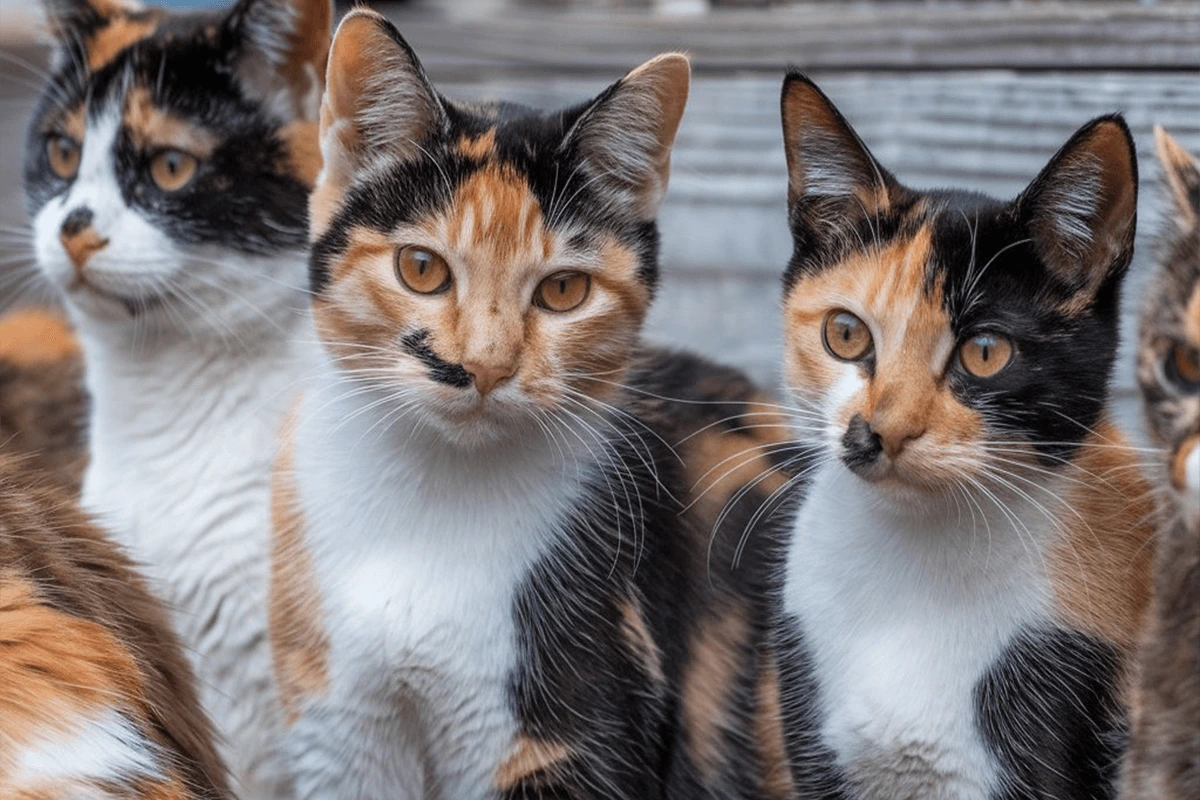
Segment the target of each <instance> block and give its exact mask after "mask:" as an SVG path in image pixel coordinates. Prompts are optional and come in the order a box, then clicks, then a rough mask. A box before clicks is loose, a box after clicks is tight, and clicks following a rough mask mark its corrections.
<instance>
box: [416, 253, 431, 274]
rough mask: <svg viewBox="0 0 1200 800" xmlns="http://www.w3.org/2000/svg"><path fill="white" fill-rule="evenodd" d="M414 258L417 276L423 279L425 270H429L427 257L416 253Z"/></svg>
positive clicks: (424, 254)
mask: <svg viewBox="0 0 1200 800" xmlns="http://www.w3.org/2000/svg"><path fill="white" fill-rule="evenodd" d="M414 258H416V260H417V274H418V275H420V276H421V277H422V278H423V277H425V270H427V269H429V255H428V254H426V253H417V254H416V255H415V256H414Z"/></svg>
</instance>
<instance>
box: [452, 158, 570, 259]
mask: <svg viewBox="0 0 1200 800" xmlns="http://www.w3.org/2000/svg"><path fill="white" fill-rule="evenodd" d="M451 209H452V210H451V213H450V216H449V217H448V219H447V220H446V226H447V229H448V231H449V233H450V243H451V245H452V246H453V247H454V248H456V249H457V250H459V251H460V252H463V251H469V252H471V253H474V254H477V257H479V258H483V259H487V258H490V259H492V260H493V261H494V262H496V263H501V264H504V263H509V262H512V261H514V260H515V259H517V258H518V257H520V256H523V255H524V256H535V257H538V258H539V259H541V260H544V259H546V258H549V256H550V254H551V252H553V248H554V237H553V235H552V234H551V233H550V232H549V231H547V230H546V229H545V227H544V226H543V224H542V207H541V205H540V204H539V203H538V200H537V197H535V196H534V194H533V192H532V191H530V189H529V184H527V183H526V182H525V181H524V180H523V179H521V178H520V177H519V176H518V175H517V174H516V173H515V172H513V171H512V170H511V169H508V168H505V167H501V166H497V165H495V164H489V165H488V166H485V167H483V168H482V169H480V170H477V171H476V172H474V173H472V174H471V176H470V177H469V178H467V179H466V180H465V181H463V182H462V184H461V185H460V186H459V187H458V190H457V191H456V192H455V194H454V202H453V205H452V206H451ZM485 274H486V273H485ZM480 277H483V276H482V275H481V276H480Z"/></svg>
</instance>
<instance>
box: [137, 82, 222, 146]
mask: <svg viewBox="0 0 1200 800" xmlns="http://www.w3.org/2000/svg"><path fill="white" fill-rule="evenodd" d="M125 127H126V128H128V130H129V136H130V138H131V139H132V140H133V143H134V144H135V145H137V146H138V147H139V148H142V149H144V150H154V149H157V148H164V147H170V148H176V149H179V150H183V151H185V152H188V153H191V154H192V155H194V156H196V157H197V158H207V157H208V156H210V155H212V152H213V150H215V149H216V147H217V143H218V141H219V140H218V139H217V137H216V135H215V134H213V133H212V132H211V131H209V130H206V129H204V128H201V127H199V126H197V125H193V124H192V123H190V122H188V121H187V120H184V119H180V118H179V117H177V116H175V115H173V114H170V113H168V112H166V111H164V110H163V109H161V108H159V107H158V106H156V105H155V104H154V101H153V100H152V99H151V98H150V90H149V89H147V88H146V87H144V86H137V87H135V88H134V89H132V90H131V91H130V92H129V95H128V96H127V97H126V98H125Z"/></svg>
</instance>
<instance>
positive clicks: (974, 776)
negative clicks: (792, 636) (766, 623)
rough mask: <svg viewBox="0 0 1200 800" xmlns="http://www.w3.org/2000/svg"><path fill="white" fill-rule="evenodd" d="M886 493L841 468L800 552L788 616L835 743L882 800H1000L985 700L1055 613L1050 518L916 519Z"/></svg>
mask: <svg viewBox="0 0 1200 800" xmlns="http://www.w3.org/2000/svg"><path fill="white" fill-rule="evenodd" d="M873 493H874V490H873V489H872V488H871V487H870V486H869V485H868V484H866V483H865V482H863V481H861V480H859V479H858V478H857V477H855V476H853V475H852V474H851V473H850V472H848V471H847V470H846V469H844V468H843V467H842V466H841V465H840V464H831V465H827V466H826V467H824V468H823V469H822V471H821V472H820V473H819V474H818V475H817V477H816V479H815V481H814V483H813V486H812V488H811V492H810V495H809V498H808V499H807V500H806V502H805V505H804V507H803V508H802V509H801V512H800V514H799V515H798V518H797V520H796V524H795V530H794V535H793V540H792V542H791V544H790V548H789V553H788V559H787V576H786V587H785V597H784V608H785V611H786V612H787V613H788V614H790V615H793V616H794V617H795V618H796V619H797V620H798V622H799V624H800V626H801V629H802V632H803V635H804V639H805V644H806V647H807V650H808V652H809V654H810V657H811V659H812V664H813V669H814V673H815V674H814V677H815V679H816V684H817V686H818V692H817V694H818V696H817V697H816V698H815V702H816V703H817V711H818V713H817V714H816V719H818V720H819V725H820V732H821V736H822V739H823V740H824V742H825V744H826V745H827V746H829V747H830V748H832V750H833V751H834V753H835V754H836V757H837V761H838V764H839V766H840V767H841V768H842V770H843V771H844V774H845V775H846V777H847V779H848V780H850V781H851V782H853V783H854V784H855V785H856V786H857V787H858V788H859V789H860V791H862V793H863V795H864V796H865V797H870V798H872V800H876V799H880V800H883V799H889V800H890V799H891V798H925V799H926V800H943V799H944V800H951V798H953V799H954V800H959V799H960V798H964V799H965V798H986V797H987V796H988V795H989V793H990V792H991V791H992V790H993V789H994V788H995V787H996V785H997V781H998V777H999V776H998V774H997V770H998V766H997V764H996V763H995V760H994V758H993V757H992V755H991V754H990V753H989V751H988V750H987V748H986V747H985V745H984V742H983V740H982V738H981V736H980V734H979V732H978V730H977V728H976V725H975V718H976V706H975V699H974V689H975V687H976V685H977V684H978V683H979V681H980V679H981V678H983V676H984V675H985V673H986V672H987V670H988V668H989V667H990V666H991V665H992V664H993V663H995V661H996V660H997V658H998V657H999V656H1000V655H1001V653H1002V651H1003V649H1004V647H1005V645H1006V644H1007V643H1008V642H1009V641H1010V640H1011V638H1012V636H1013V635H1014V634H1015V633H1016V632H1018V631H1019V630H1020V628H1021V627H1023V626H1025V625H1032V624H1037V623H1038V622H1040V621H1046V619H1047V617H1048V615H1049V613H1050V612H1049V604H1050V593H1051V589H1050V586H1049V584H1048V581H1047V579H1046V578H1045V577H1044V574H1043V573H1044V566H1043V561H1042V557H1041V550H1042V548H1043V547H1044V542H1042V541H1038V540H1039V538H1040V537H1039V534H1038V523H1039V522H1040V523H1042V527H1045V518H1044V517H1041V516H1040V515H1039V513H1038V512H1036V511H1033V510H1028V509H1022V508H1021V507H1019V506H1017V505H1012V506H1010V508H1011V509H1012V512H1013V513H1014V514H1015V519H1018V520H1020V522H1019V523H1017V522H1014V521H1013V519H1014V518H1010V517H1008V516H1006V515H1005V514H1004V513H1002V512H1001V511H1000V510H999V509H998V508H996V507H991V508H989V507H988V502H989V501H986V500H985V501H981V504H980V507H978V508H975V507H973V506H972V507H968V506H967V505H966V504H965V501H963V502H964V505H963V506H961V508H956V507H955V505H954V504H953V503H951V504H950V506H949V508H947V509H942V510H941V511H934V512H931V511H930V510H929V509H913V508H907V509H902V508H898V507H897V505H896V504H893V503H892V502H890V501H889V500H888V499H887V498H884V497H881V496H874V495H873ZM972 511H974V513H972ZM1027 529H1028V530H1027Z"/></svg>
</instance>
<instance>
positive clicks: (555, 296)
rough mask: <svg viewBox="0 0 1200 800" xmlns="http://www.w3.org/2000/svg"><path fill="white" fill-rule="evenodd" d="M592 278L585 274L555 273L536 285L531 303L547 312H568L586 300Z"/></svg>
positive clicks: (590, 289) (590, 288)
mask: <svg viewBox="0 0 1200 800" xmlns="http://www.w3.org/2000/svg"><path fill="white" fill-rule="evenodd" d="M591 291H592V276H591V275H588V274H587V273H586V272H556V273H555V274H553V275H551V276H550V277H549V278H546V279H545V280H543V281H542V282H541V283H539V284H538V287H537V291H535V292H534V293H533V302H534V304H535V305H536V306H538V307H539V308H544V309H546V310H547V311H558V312H563V311H570V310H572V309H575V308H579V306H580V305H581V304H582V303H583V301H584V300H587V296H588V294H589V293H590V292H591Z"/></svg>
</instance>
